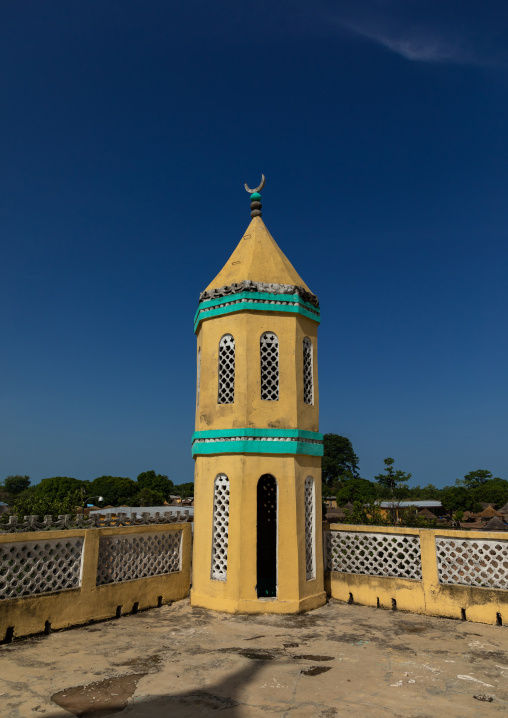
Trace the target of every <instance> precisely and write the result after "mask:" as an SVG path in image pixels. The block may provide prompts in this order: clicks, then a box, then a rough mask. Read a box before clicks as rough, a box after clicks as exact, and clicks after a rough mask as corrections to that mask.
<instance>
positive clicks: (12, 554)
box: [0, 522, 191, 642]
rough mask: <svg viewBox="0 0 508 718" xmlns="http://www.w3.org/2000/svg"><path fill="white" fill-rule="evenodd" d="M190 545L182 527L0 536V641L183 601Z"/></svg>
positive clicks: (188, 533) (188, 534) (187, 528)
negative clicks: (179, 600)
mask: <svg viewBox="0 0 508 718" xmlns="http://www.w3.org/2000/svg"><path fill="white" fill-rule="evenodd" d="M190 545H191V524H189V523H186V522H185V523H184V522H178V523H173V524H153V525H136V526H132V525H131V526H126V527H117V528H97V529H92V528H87V529H72V528H67V529H65V530H59V531H32V532H26V533H8V534H0V642H2V641H10V640H12V639H13V638H16V637H19V636H26V635H30V634H35V633H40V632H42V631H45V632H48V630H51V629H52V628H56V629H58V628H67V627H69V626H73V625H79V624H83V623H87V622H88V621H91V620H102V619H105V618H112V617H113V616H117V617H118V616H120V615H122V614H123V613H131V612H136V611H137V610H138V609H144V608H150V607H153V606H160V605H162V603H165V602H171V601H176V600H178V599H181V598H184V597H185V596H187V595H188V593H189V588H190Z"/></svg>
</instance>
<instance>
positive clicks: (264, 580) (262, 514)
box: [256, 474, 277, 598]
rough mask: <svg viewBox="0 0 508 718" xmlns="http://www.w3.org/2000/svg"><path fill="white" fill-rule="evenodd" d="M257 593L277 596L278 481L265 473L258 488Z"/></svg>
mask: <svg viewBox="0 0 508 718" xmlns="http://www.w3.org/2000/svg"><path fill="white" fill-rule="evenodd" d="M256 590H257V595H258V598H274V597H275V596H277V482H276V480H275V478H274V477H273V476H272V475H271V474H263V476H262V477H261V478H260V479H259V481H258V490H257V586H256Z"/></svg>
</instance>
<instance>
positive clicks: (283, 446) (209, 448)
mask: <svg viewBox="0 0 508 718" xmlns="http://www.w3.org/2000/svg"><path fill="white" fill-rule="evenodd" d="M208 454H306V455H307V456H323V444H307V443H306V442H303V441H224V442H222V441H213V442H211V443H209V444H194V445H193V447H192V456H203V455H208Z"/></svg>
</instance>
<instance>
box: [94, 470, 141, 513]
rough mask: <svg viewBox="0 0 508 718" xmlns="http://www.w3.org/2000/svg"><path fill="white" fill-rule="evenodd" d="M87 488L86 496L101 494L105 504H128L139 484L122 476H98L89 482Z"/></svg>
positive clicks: (130, 503)
mask: <svg viewBox="0 0 508 718" xmlns="http://www.w3.org/2000/svg"><path fill="white" fill-rule="evenodd" d="M88 489H89V494H88V496H102V497H103V499H104V503H105V504H111V505H113V506H122V505H126V506H129V505H132V498H133V497H134V496H135V494H137V492H138V491H139V486H138V484H137V483H136V482H135V481H133V480H132V479H129V478H126V477H124V476H98V477H97V478H96V479H94V480H93V481H91V482H90V484H89V486H88Z"/></svg>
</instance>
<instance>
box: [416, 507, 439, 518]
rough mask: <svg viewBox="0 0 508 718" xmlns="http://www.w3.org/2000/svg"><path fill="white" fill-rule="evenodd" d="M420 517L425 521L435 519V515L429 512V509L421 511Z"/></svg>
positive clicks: (419, 512)
mask: <svg viewBox="0 0 508 718" xmlns="http://www.w3.org/2000/svg"><path fill="white" fill-rule="evenodd" d="M418 516H422V517H423V518H425V519H435V518H436V516H435V514H433V513H432V511H429V510H428V509H427V508H425V509H422V510H421V511H418Z"/></svg>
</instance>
